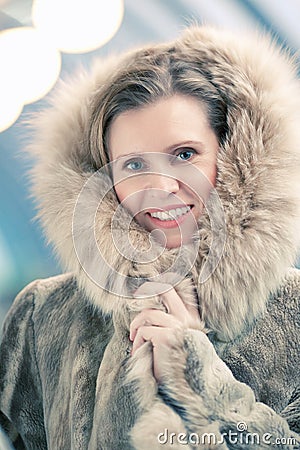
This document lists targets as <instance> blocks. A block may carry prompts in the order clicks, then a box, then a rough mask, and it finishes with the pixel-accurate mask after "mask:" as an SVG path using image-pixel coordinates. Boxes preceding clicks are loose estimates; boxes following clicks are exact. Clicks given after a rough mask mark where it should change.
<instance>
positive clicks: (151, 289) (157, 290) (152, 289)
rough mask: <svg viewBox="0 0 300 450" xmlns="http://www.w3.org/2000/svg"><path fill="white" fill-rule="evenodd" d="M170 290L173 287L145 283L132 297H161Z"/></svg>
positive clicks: (152, 282) (153, 282) (163, 284)
mask: <svg viewBox="0 0 300 450" xmlns="http://www.w3.org/2000/svg"><path fill="white" fill-rule="evenodd" d="M170 289H173V286H172V285H170V284H167V283H159V282H156V281H146V282H145V283H143V284H141V286H140V287H139V288H138V289H137V290H136V291H135V292H134V297H135V298H137V297H138V298H140V297H141V298H145V297H153V296H154V295H161V294H163V293H164V292H166V291H168V290H170Z"/></svg>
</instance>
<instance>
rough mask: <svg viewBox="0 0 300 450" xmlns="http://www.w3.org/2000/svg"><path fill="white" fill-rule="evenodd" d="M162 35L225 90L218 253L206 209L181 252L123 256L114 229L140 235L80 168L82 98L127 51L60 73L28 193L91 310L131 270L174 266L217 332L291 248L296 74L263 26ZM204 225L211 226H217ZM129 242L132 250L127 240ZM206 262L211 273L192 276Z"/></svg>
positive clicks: (248, 317) (272, 277)
mask: <svg viewBox="0 0 300 450" xmlns="http://www.w3.org/2000/svg"><path fill="white" fill-rule="evenodd" d="M164 45H166V44H164ZM170 45H174V46H175V47H177V48H178V49H180V51H181V52H182V55H183V57H185V58H186V59H191V60H193V61H197V62H198V63H199V66H200V67H202V68H203V70H204V71H205V74H206V75H207V76H208V77H209V79H210V80H211V81H212V82H213V83H214V85H215V86H217V87H218V89H219V90H220V91H221V92H222V93H223V94H224V95H225V96H226V97H227V98H228V116H227V120H228V127H229V132H228V136H227V139H226V142H225V143H224V145H223V147H222V148H220V151H219V155H218V175H217V182H216V192H217V194H218V198H219V199H220V204H221V206H222V209H221V211H222V214H223V216H222V221H221V222H222V223H221V222H218V220H216V221H215V226H216V228H215V231H216V230H218V229H219V228H218V227H221V226H222V224H225V238H224V240H222V239H221V241H220V242H219V243H217V244H218V247H217V248H218V249H219V250H220V248H221V250H222V252H221V257H220V258H218V260H217V263H216V262H215V261H214V260H213V256H214V255H213V254H212V253H213V252H212V251H210V250H211V248H212V240H213V231H212V226H211V223H212V220H211V218H212V216H211V215H209V214H207V213H205V214H204V215H203V217H202V218H201V223H200V233H199V239H198V241H197V245H198V247H197V249H198V250H197V254H196V255H192V262H191V260H190V259H191V255H190V253H189V249H188V248H186V249H185V248H183V249H179V250H165V251H164V252H163V254H161V255H160V254H157V253H156V252H157V251H159V249H158V248H157V247H156V246H155V245H153V246H152V250H151V252H152V253H151V252H150V253H151V255H150V254H149V255H150V258H149V260H147V261H148V262H147V261H143V262H142V263H141V262H139V260H138V257H137V258H130V257H129V258H127V257H126V252H128V247H127V246H128V244H127V243H126V242H125V241H124V242H123V237H124V235H126V236H128V235H129V236H130V239H131V242H132V243H133V245H134V247H135V249H138V250H139V251H138V252H137V253H138V254H141V253H142V252H143V250H144V251H145V252H146V253H147V251H148V250H149V235H148V233H147V232H146V231H144V230H143V229H141V228H140V227H139V226H138V225H137V224H136V223H134V222H132V223H130V217H129V215H128V213H127V212H126V211H125V210H122V209H121V208H118V201H117V199H116V197H115V195H114V192H113V190H111V189H110V188H111V185H110V181H109V178H108V176H107V175H105V174H104V173H101V171H100V172H99V173H97V172H95V171H94V170H93V168H92V167H91V164H90V161H91V156H90V154H89V147H88V145H87V142H86V130H87V128H88V124H89V121H90V120H91V118H90V104H91V99H92V98H93V96H94V95H95V93H96V92H98V90H99V88H100V87H101V86H102V85H103V84H106V83H113V76H114V73H115V72H116V71H118V70H120V69H119V67H122V66H125V65H126V61H127V58H131V57H132V56H131V53H130V54H127V55H125V56H123V57H121V58H111V59H110V60H107V61H103V60H101V61H99V62H97V63H96V64H94V67H93V69H92V70H91V72H90V73H83V72H82V73H80V74H79V76H78V77H77V78H76V79H74V80H69V82H61V84H60V86H59V87H58V89H57V90H56V92H55V93H54V95H53V98H52V100H51V102H52V106H51V107H50V108H48V109H47V110H46V111H44V112H43V113H41V114H40V115H39V117H37V118H35V119H34V126H35V127H36V130H37V131H36V133H35V138H34V140H33V141H34V142H33V144H32V145H31V146H30V148H29V151H30V154H31V155H32V154H33V155H34V156H35V158H36V164H35V167H34V169H33V173H32V180H33V194H34V196H35V198H36V200H37V206H38V210H39V218H40V220H41V223H42V226H43V228H44V230H45V233H46V236H47V238H48V241H49V242H50V243H51V244H52V245H53V246H54V248H55V251H56V253H57V255H58V256H59V258H60V260H61V262H62V264H63V267H64V268H65V269H66V270H69V271H72V272H74V273H75V275H76V278H77V280H78V283H79V285H80V286H81V287H82V288H83V289H84V291H85V292H86V294H87V297H88V298H89V299H90V301H91V302H92V303H93V304H94V305H95V306H96V307H97V308H100V309H101V310H102V311H103V312H104V313H110V312H112V311H121V310H122V308H123V307H124V305H127V304H128V301H129V300H128V299H127V298H126V296H124V295H125V294H124V295H122V293H123V292H124V293H125V292H127V291H126V290H125V289H130V287H128V280H129V281H130V282H132V287H133V286H134V285H136V283H138V280H139V279H141V280H143V279H145V278H146V279H149V278H150V279H152V277H156V276H158V275H159V274H161V273H164V274H167V273H170V272H172V273H174V272H176V273H179V274H180V277H181V279H182V278H184V277H187V278H191V279H192V280H193V284H194V285H195V286H196V289H197V292H198V298H199V304H200V305H199V306H200V309H201V313H202V317H203V320H204V321H205V324H206V326H207V327H208V328H210V329H211V330H213V331H215V332H216V333H218V336H219V338H221V339H225V340H226V339H231V338H233V337H234V336H235V335H237V334H238V333H239V332H240V331H241V330H242V329H243V327H244V326H245V325H246V324H247V322H251V321H252V320H253V319H254V318H255V317H256V316H257V315H259V314H261V313H262V312H263V311H264V308H265V305H266V302H267V300H268V297H269V296H270V294H271V293H272V292H275V291H276V289H277V288H278V286H279V285H280V283H281V282H282V281H283V278H284V276H285V274H286V271H287V268H288V267H289V266H291V265H292V264H293V263H294V261H295V258H296V253H297V247H298V245H299V217H300V213H299V205H300V202H299V198H300V194H299V192H300V189H299V178H300V177H299V174H300V128H299V119H300V95H299V94H300V90H299V82H298V81H297V77H296V69H295V66H294V64H293V62H292V61H291V60H290V58H289V56H288V55H287V54H285V53H284V52H281V51H280V50H279V49H277V48H276V46H275V45H274V44H273V43H271V42H270V40H269V39H268V38H265V37H262V36H257V37H256V38H253V37H252V38H248V37H244V38H242V37H241V38H239V39H237V38H236V36H233V35H231V34H228V33H225V32H222V31H217V30H214V29H211V28H206V27H203V28H202V27H199V28H198V27H195V28H191V29H189V30H187V31H186V32H185V33H184V34H183V35H182V36H181V37H180V38H179V39H178V40H177V41H175V42H173V43H171V44H170ZM83 193H84V195H83ZM104 194H107V195H104ZM79 206H80V207H79ZM117 208H118V211H117V212H118V218H117V220H114V224H115V226H114V227H113V228H114V230H115V231H114V233H115V234H114V235H113V234H112V232H111V229H112V227H111V221H112V219H113V218H115V216H114V213H115V210H116V209H117ZM217 216H218V217H219V216H220V215H218V214H217ZM88 218H91V219H88ZM128 224H129V225H128ZM220 229H221V228H220ZM215 231H214V236H220V235H221V234H220V235H219V234H218V232H217V233H216V232H215ZM223 231H224V230H223ZM116 242H118V245H116ZM131 251H132V252H133V253H132V254H134V250H132V249H131V248H130V246H129V253H130V252H131ZM148 253H149V252H148ZM148 253H147V254H148ZM130 254H131V253H130ZM194 256H195V258H194ZM193 258H194V259H196V261H194V260H193ZM211 261H213V266H214V267H213V268H212V269H211V270H209V271H208V272H209V275H210V276H208V277H203V276H201V273H202V275H203V270H205V269H204V267H205V264H206V270H207V267H208V266H209V264H211ZM116 274H118V275H116ZM120 275H121V276H120ZM126 283H127V284H126ZM129 284H130V283H129ZM132 287H131V288H132Z"/></svg>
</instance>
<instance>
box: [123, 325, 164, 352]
mask: <svg viewBox="0 0 300 450" xmlns="http://www.w3.org/2000/svg"><path fill="white" fill-rule="evenodd" d="M169 332H170V330H169V328H160V327H147V326H142V327H140V328H139V329H138V330H137V333H136V336H135V339H134V341H133V344H132V350H131V355H132V356H133V355H134V354H135V352H136V351H137V350H138V349H139V348H140V347H141V346H142V345H143V344H144V343H145V342H151V344H152V346H153V350H154V349H155V348H156V347H157V346H158V345H160V346H163V345H168V336H169V334H170V333H169Z"/></svg>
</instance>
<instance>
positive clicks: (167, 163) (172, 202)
mask: <svg viewBox="0 0 300 450" xmlns="http://www.w3.org/2000/svg"><path fill="white" fill-rule="evenodd" d="M218 145H219V144H218V139H217V136H216V135H215V133H214V132H213V130H212V129H211V127H210V125H209V123H208V118H207V115H206V112H205V107H204V106H202V105H201V104H200V103H199V102H198V101H197V100H196V99H195V98H193V97H188V96H183V95H179V94H178V95H174V96H172V97H170V98H167V99H161V100H159V101H157V102H156V103H153V104H151V105H147V106H145V107H143V108H139V109H135V110H130V111H126V112H124V113H121V114H120V115H119V116H117V117H116V119H115V120H114V121H113V122H112V124H111V127H110V131H109V136H108V147H109V153H110V161H111V162H112V173H113V178H114V185H115V191H116V194H117V196H118V199H119V201H120V202H121V203H122V204H123V206H124V207H125V208H126V209H128V210H129V211H130V213H131V214H132V215H133V216H134V217H135V219H136V221H137V222H138V223H139V224H140V225H141V226H142V227H144V228H145V229H146V230H148V231H149V232H154V235H156V237H157V239H158V240H161V241H162V242H163V241H164V244H165V245H166V247H167V248H174V247H179V246H180V245H181V244H182V243H186V242H189V240H190V239H191V237H192V236H193V234H194V233H195V231H196V228H197V220H198V219H199V217H200V216H201V213H202V210H203V207H204V206H203V200H204V202H205V199H206V198H207V197H208V195H209V192H210V190H211V188H212V186H214V184H215V179H216V159H217V152H218ZM154 230H158V231H154ZM162 233H164V237H163V235H162Z"/></svg>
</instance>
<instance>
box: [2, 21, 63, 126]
mask: <svg viewBox="0 0 300 450" xmlns="http://www.w3.org/2000/svg"><path fill="white" fill-rule="evenodd" d="M0 61H1V86H0V91H1V102H0V131H3V130H4V129H6V128H8V127H9V126H10V125H12V123H13V122H14V121H15V120H16V119H17V118H18V116H19V114H20V113H21V111H22V109H23V106H24V104H27V103H32V102H35V101H36V100H39V99H40V98H42V97H44V95H46V94H47V93H48V92H49V90H50V89H51V88H52V87H53V86H54V84H55V82H56V81H57V78H58V76H59V73H60V69H61V55H60V53H59V51H58V50H57V49H55V48H54V47H53V46H52V45H51V43H49V42H48V41H47V40H46V39H45V37H44V35H42V34H41V33H40V32H39V31H38V30H36V29H34V28H32V27H21V28H12V29H9V30H5V31H3V32H1V33H0Z"/></svg>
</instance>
